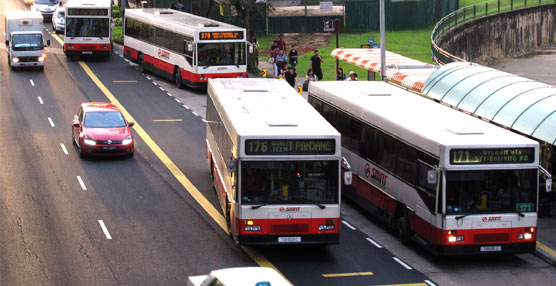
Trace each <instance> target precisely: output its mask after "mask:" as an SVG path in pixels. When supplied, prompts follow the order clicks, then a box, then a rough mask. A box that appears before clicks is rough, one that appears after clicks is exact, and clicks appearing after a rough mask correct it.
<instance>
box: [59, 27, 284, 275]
mask: <svg viewBox="0 0 556 286" xmlns="http://www.w3.org/2000/svg"><path fill="white" fill-rule="evenodd" d="M51 35H52V37H54V39H56V41H57V42H58V43H60V45H62V46H63V45H64V42H63V41H62V39H60V37H58V35H55V34H51ZM78 63H79V65H80V66H81V68H82V69H83V70H84V71H85V73H87V75H88V76H89V78H91V80H92V81H93V82H94V83H95V84H96V86H97V87H98V88H99V89H100V90H101V91H102V93H103V94H104V95H105V96H106V97H107V98H108V100H109V101H110V102H111V103H113V104H114V105H116V106H117V107H118V108H120V110H121V111H122V113H123V114H124V116H125V117H126V118H127V120H129V121H134V122H135V125H134V126H133V129H134V130H135V132H136V133H137V135H139V137H141V139H143V141H144V142H145V143H146V144H147V146H149V148H150V149H151V150H152V151H153V153H154V154H155V155H156V156H157V157H158V159H159V160H160V161H161V162H162V163H163V164H164V166H166V168H167V169H168V170H169V171H170V173H172V175H173V176H174V177H175V178H176V180H178V182H179V183H180V184H181V185H182V186H183V187H184V188H185V190H186V191H187V192H188V193H189V194H190V195H191V196H192V197H193V199H194V200H195V201H196V202H197V203H198V204H199V205H200V206H201V207H202V208H203V210H204V211H205V212H206V213H207V214H208V215H209V216H210V217H211V218H212V219H213V220H214V221H215V222H216V224H218V226H220V228H221V229H222V230H224V232H226V233H228V226H227V224H226V220H225V219H224V216H222V214H221V213H220V212H219V211H218V210H217V209H216V208H215V207H214V206H213V205H212V204H211V203H210V202H209V201H208V200H207V198H206V197H205V196H203V194H201V192H200V191H199V190H198V189H197V188H196V187H195V186H194V185H193V183H191V181H190V180H189V179H188V178H187V177H186V176H185V174H184V173H183V172H182V171H181V170H180V169H179V168H178V166H177V165H176V164H174V162H173V161H172V160H171V159H170V157H168V155H166V153H164V151H162V149H161V148H160V147H159V146H158V144H156V142H154V140H153V139H152V138H151V136H150V135H149V134H148V133H147V132H146V131H145V129H143V127H141V125H140V124H139V123H138V122H137V120H135V119H134V118H133V116H131V114H130V113H129V112H128V111H127V110H126V109H125V107H124V106H123V105H122V104H121V103H120V101H119V100H118V99H117V98H116V97H115V96H114V95H113V94H112V92H110V90H108V88H107V87H106V86H105V85H104V84H103V83H102V82H101V81H100V80H99V79H98V77H97V76H96V75H95V74H94V73H93V71H92V70H91V69H90V68H89V66H88V65H87V64H86V63H84V62H83V61H78ZM241 248H242V249H243V251H245V253H247V254H248V255H249V256H250V257H251V258H252V259H253V260H254V261H255V262H256V263H257V264H259V265H260V266H265V267H270V268H273V269H275V270H276V271H278V272H279V273H280V274H282V273H281V272H280V271H279V270H278V269H277V268H276V267H275V266H274V265H273V264H272V263H271V262H270V261H269V260H268V259H266V258H265V257H264V256H263V255H262V254H261V253H260V252H258V251H257V250H255V249H254V248H251V247H247V246H241ZM282 276H284V275H283V274H282ZM284 277H285V276H284Z"/></svg>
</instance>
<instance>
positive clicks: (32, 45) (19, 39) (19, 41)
mask: <svg viewBox="0 0 556 286" xmlns="http://www.w3.org/2000/svg"><path fill="white" fill-rule="evenodd" d="M43 48H44V45H43V41H42V34H14V35H13V49H14V51H29V50H42V49H43Z"/></svg>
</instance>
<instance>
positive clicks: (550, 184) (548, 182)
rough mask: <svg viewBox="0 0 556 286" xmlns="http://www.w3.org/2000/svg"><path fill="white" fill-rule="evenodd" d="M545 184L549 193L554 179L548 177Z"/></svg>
mask: <svg viewBox="0 0 556 286" xmlns="http://www.w3.org/2000/svg"><path fill="white" fill-rule="evenodd" d="M544 185H545V186H546V192H547V193H550V192H552V179H546V183H545V184H544Z"/></svg>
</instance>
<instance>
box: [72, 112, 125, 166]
mask: <svg viewBox="0 0 556 286" xmlns="http://www.w3.org/2000/svg"><path fill="white" fill-rule="evenodd" d="M133 124H134V123H133V122H127V121H126V120H125V118H124V116H123V115H122V112H121V111H120V109H119V108H118V107H117V106H116V105H114V104H112V103H108V102H87V103H82V104H81V106H79V109H78V110H77V113H76V114H75V115H74V116H73V124H72V133H71V137H72V138H71V139H72V142H73V144H74V145H76V146H77V150H78V151H79V156H80V157H84V156H88V155H128V156H130V157H131V156H133V151H134V139H133V134H132V133H131V129H130V127H131V126H133Z"/></svg>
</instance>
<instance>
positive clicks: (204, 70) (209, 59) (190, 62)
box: [124, 8, 247, 88]
mask: <svg viewBox="0 0 556 286" xmlns="http://www.w3.org/2000/svg"><path fill="white" fill-rule="evenodd" d="M124 20H125V23H124V25H125V27H124V30H125V33H124V56H125V57H126V58H127V59H130V60H132V61H134V62H136V63H137V64H138V65H139V68H140V70H141V71H145V70H146V71H150V72H152V73H155V74H158V75H160V76H162V77H165V78H167V79H169V80H172V81H174V82H175V83H176V85H177V86H178V87H182V85H186V86H189V87H193V88H206V86H207V81H208V79H209V78H243V77H247V45H246V44H247V42H246V31H245V29H243V28H239V27H236V26H233V25H230V24H226V23H223V22H219V21H215V20H212V19H208V18H203V17H200V16H196V15H192V14H188V13H184V12H180V11H176V10H172V9H158V8H147V9H129V10H126V12H125V19H124Z"/></svg>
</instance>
